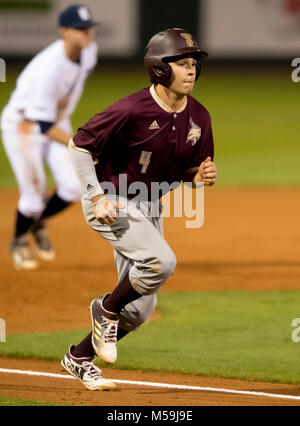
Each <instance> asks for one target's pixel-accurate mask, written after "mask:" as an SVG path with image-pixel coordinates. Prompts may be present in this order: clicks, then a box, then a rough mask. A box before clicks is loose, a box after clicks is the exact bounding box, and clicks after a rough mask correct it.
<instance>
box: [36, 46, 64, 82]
mask: <svg viewBox="0 0 300 426" xmlns="http://www.w3.org/2000/svg"><path fill="white" fill-rule="evenodd" d="M64 61H65V55H64V47H63V41H62V40H60V39H59V40H56V41H54V42H53V43H51V44H50V45H49V46H47V47H45V49H43V50H42V51H41V52H39V53H38V54H37V55H36V56H35V58H34V60H33V61H32V66H35V67H37V68H38V69H39V70H41V71H42V72H41V74H47V75H54V74H55V75H59V74H60V73H61V71H62V68H63V64H64Z"/></svg>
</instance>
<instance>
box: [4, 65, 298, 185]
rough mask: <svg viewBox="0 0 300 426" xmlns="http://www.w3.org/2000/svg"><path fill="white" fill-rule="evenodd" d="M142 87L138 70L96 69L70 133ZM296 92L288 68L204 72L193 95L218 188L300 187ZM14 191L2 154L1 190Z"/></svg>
mask: <svg viewBox="0 0 300 426" xmlns="http://www.w3.org/2000/svg"><path fill="white" fill-rule="evenodd" d="M18 72H19V70H18V69H15V68H13V67H10V66H9V64H8V69H7V80H8V81H7V82H6V83H1V85H0V91H1V96H0V111H1V109H2V107H3V106H4V105H5V104H6V102H7V100H8V98H9V94H10V92H11V90H12V89H13V88H14V85H15V80H16V77H17V75H18ZM146 86H148V80H147V77H146V74H145V72H144V70H143V69H142V68H137V69H133V70H123V69H119V68H118V66H117V65H114V66H112V67H111V68H110V69H108V68H107V67H103V68H101V66H100V67H99V68H98V69H97V70H96V71H95V73H94V74H93V75H92V76H91V77H90V78H89V80H88V82H87V85H86V90H85V92H84V94H83V97H82V98H81V101H80V103H79V105H78V108H77V110H76V112H75V113H74V115H73V117H72V122H73V125H74V131H76V129H77V128H78V126H79V125H81V124H83V123H85V122H86V121H87V120H88V119H89V117H91V116H92V115H93V114H94V113H96V112H99V111H101V110H103V109H104V108H106V107H107V106H108V105H110V104H111V103H113V102H114V101H116V100H117V99H119V98H121V97H123V96H126V95H128V94H130V93H132V92H135V91H137V90H139V89H140V88H142V87H146ZM299 90H300V84H295V83H293V82H292V81H291V77H290V69H288V67H287V69H283V70H282V71H278V70H276V69H275V70H273V69H272V68H268V69H266V70H263V71H260V72H259V71H257V70H256V71H253V70H250V69H244V68H241V67H238V68H237V69H234V68H233V69H231V70H228V69H227V70H226V69H225V70H221V69H220V70H219V71H218V72H216V71H215V70H214V68H210V67H207V68H206V69H204V73H203V75H202V76H201V77H200V79H199V82H198V83H197V85H196V88H195V90H194V93H193V95H194V96H195V97H196V98H197V99H198V100H200V102H202V103H203V104H204V105H205V106H206V107H207V109H208V110H209V111H210V113H211V116H212V122H213V131H214V138H215V152H216V157H215V160H216V163H217V165H218V168H219V180H218V182H219V183H218V184H219V185H300V168H299V161H298V159H299V157H300V144H299V143H298V139H299V138H298V135H299V117H298V103H299ZM14 185H15V180H14V178H13V174H12V172H11V169H10V167H9V166H8V162H7V159H6V157H5V154H4V152H3V149H2V148H1V149H0V186H2V187H7V186H14Z"/></svg>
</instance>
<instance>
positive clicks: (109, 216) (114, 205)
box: [93, 196, 124, 225]
mask: <svg viewBox="0 0 300 426" xmlns="http://www.w3.org/2000/svg"><path fill="white" fill-rule="evenodd" d="M123 208H124V206H122V205H121V204H120V203H119V202H118V201H115V200H108V199H107V198H105V196H103V197H102V198H100V199H98V200H97V201H95V202H93V211H94V215H95V218H96V219H97V220H98V221H99V222H100V223H101V224H102V225H110V224H111V223H114V222H115V221H116V220H117V218H118V217H119V213H118V209H123Z"/></svg>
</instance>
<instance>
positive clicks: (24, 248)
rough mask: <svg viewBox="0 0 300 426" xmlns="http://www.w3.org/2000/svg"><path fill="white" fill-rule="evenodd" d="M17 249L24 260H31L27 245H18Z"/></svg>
mask: <svg viewBox="0 0 300 426" xmlns="http://www.w3.org/2000/svg"><path fill="white" fill-rule="evenodd" d="M19 251H20V253H21V256H22V257H23V259H25V260H32V259H33V257H32V254H31V253H30V249H29V246H28V245H23V246H20V247H19Z"/></svg>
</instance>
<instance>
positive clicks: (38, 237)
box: [31, 222, 55, 260]
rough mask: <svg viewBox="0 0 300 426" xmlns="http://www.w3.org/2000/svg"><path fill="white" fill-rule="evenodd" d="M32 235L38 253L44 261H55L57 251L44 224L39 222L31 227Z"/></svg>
mask: <svg viewBox="0 0 300 426" xmlns="http://www.w3.org/2000/svg"><path fill="white" fill-rule="evenodd" d="M31 233H32V235H33V239H34V242H35V246H36V251H37V254H38V255H39V257H40V258H41V259H43V260H53V259H54V258H55V251H54V250H53V248H52V244H51V241H50V238H49V235H48V232H47V228H46V226H45V223H44V222H37V223H35V224H34V225H33V226H32V227H31Z"/></svg>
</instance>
